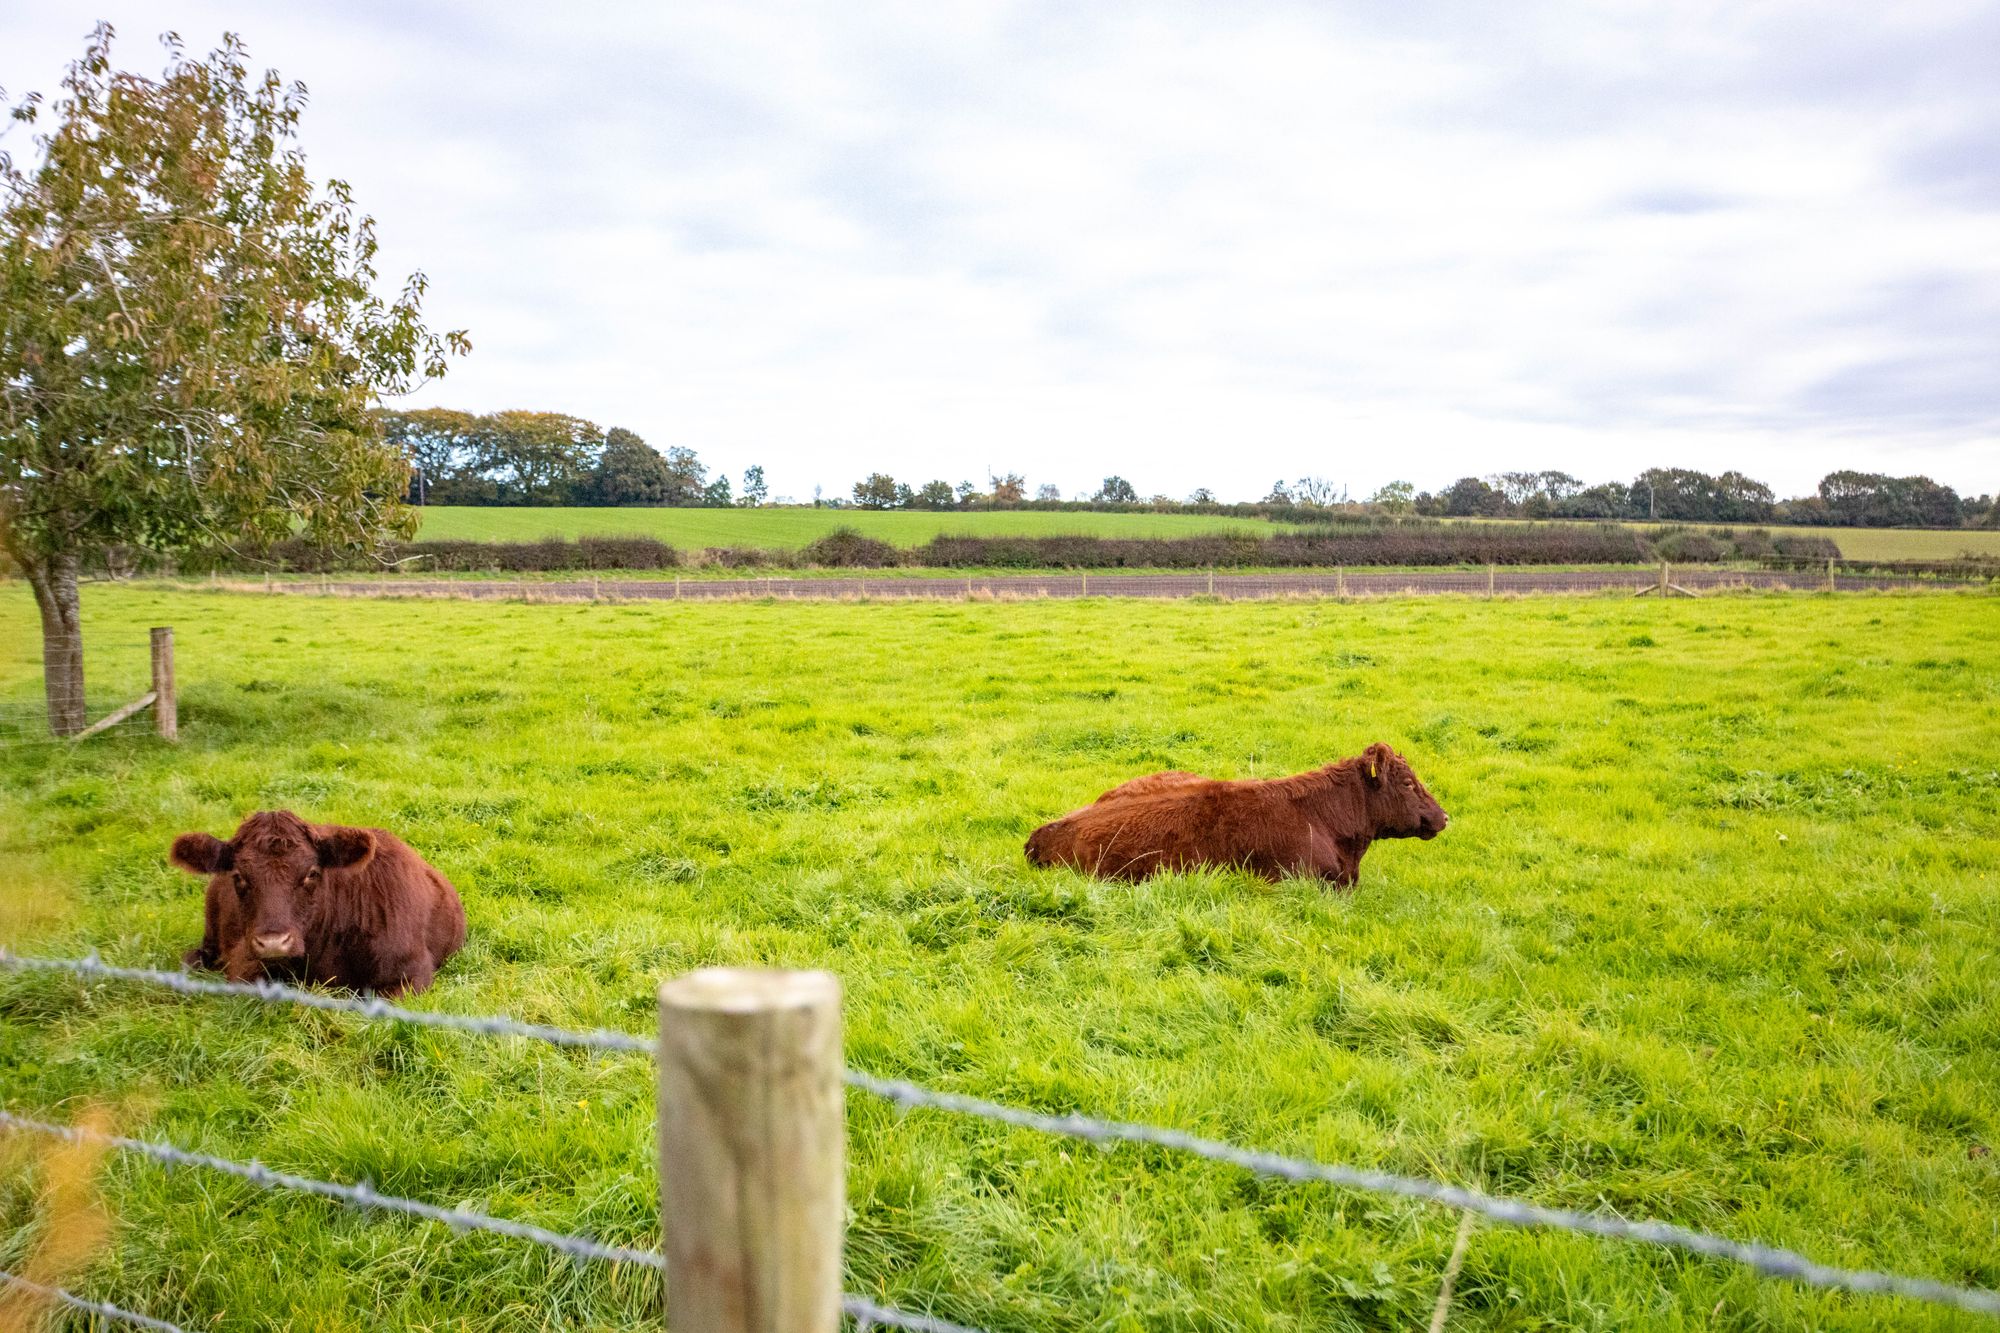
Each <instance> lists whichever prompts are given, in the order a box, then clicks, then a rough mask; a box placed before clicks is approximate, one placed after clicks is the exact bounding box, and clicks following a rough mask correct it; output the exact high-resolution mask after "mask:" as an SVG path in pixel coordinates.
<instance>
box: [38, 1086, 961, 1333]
mask: <svg viewBox="0 0 2000 1333" xmlns="http://www.w3.org/2000/svg"><path fill="white" fill-rule="evenodd" d="M0 1127H4V1128H8V1129H17V1130H27V1131H31V1132H33V1133H36V1134H46V1135H49V1136H50V1137H52V1138H58V1139H63V1140H66V1141H68V1142H70V1143H95V1144H101V1145H103V1146H105V1147H111V1148H116V1149H118V1150H119V1151H121V1152H129V1153H136V1154H138V1155H140V1156H143V1157H150V1158H151V1159H153V1160H154V1161H156V1162H159V1163H160V1164H161V1165H163V1166H167V1167H179V1166H198V1167H202V1168H204V1169H206V1170H209V1171H217V1172H220V1173H222V1174H224V1175H229V1176H234V1177H236V1178H237V1179H239V1180H245V1181H248V1182H249V1183H251V1184H252V1185H255V1186H257V1187H258V1188H260V1189H287V1190H297V1191H299V1192H300V1193H302V1194H311V1195H315V1196H317V1197H319V1198H322V1199H328V1200H331V1201H332V1202H334V1203H338V1204H341V1205H343V1206H345V1207H348V1208H358V1209H361V1210H363V1211H367V1210H369V1209H379V1210H381V1211H383V1212H390V1213H401V1214H403V1215H405V1216H407V1217H415V1218H421V1219H422V1220H424V1221H427V1222H442V1223H444V1225H446V1226H448V1227H450V1228H452V1229H453V1230H454V1231H486V1232H491V1233H493V1234H494V1235H499V1236H508V1237H511V1238H512V1239H515V1240H525V1241H529V1242H532V1243H533V1244H536V1245H540V1246H543V1247H545V1248H547V1249H551V1250H555V1251H557V1252H559V1253H562V1254H566V1255H568V1256H570V1257H571V1258H573V1259H601V1260H604V1261H605V1262H607V1263H614V1264H617V1263H625V1264H637V1265H639V1266H641V1267H644V1268H651V1269H655V1270H660V1271H664V1270H665V1268H666V1266H667V1261H666V1256H665V1255H664V1254H662V1253H661V1252H660V1251H658V1250H636V1249H633V1248H631V1247H630V1246H625V1245H606V1244H604V1243H603V1242H602V1241H596V1240H592V1239H590V1238H589V1237H588V1236H574V1235H570V1234H569V1233H567V1232H561V1231H550V1230H548V1229H547V1228H546V1227H538V1226H534V1225H531V1224H530V1223H527V1222H515V1221H511V1220H509V1219H507V1218H504V1217H493V1216H491V1215H489V1214H487V1213H478V1212H474V1211H473V1210H471V1209H470V1208H466V1207H463V1206H460V1207H457V1208H440V1207H438V1206H437V1205H436V1204H433V1203H425V1202H423V1201H422V1200H421V1199H405V1198H403V1197H401V1196H400V1195H395V1194H384V1193H382V1192H381V1191H379V1190H377V1189H375V1188H374V1187H373V1186H371V1185H370V1184H369V1183H368V1182H367V1181H365V1180H364V1181H362V1182H361V1183H360V1184H358V1185H340V1184H335V1183H334V1182H332V1181H328V1180H314V1179H312V1178H311V1177H309V1176H295V1175H292V1174H291V1173H289V1172H286V1171H276V1170H273V1169H272V1168H270V1167H268V1166H265V1165H264V1164H263V1163H262V1162H259V1161H257V1160H255V1159H254V1158H253V1159H252V1160H250V1161H248V1162H236V1161H231V1160H230V1159H229V1158H227V1157H215V1156H212V1155H210V1154H208V1153H200V1152H189V1151H188V1150H187V1149H185V1148H177V1147H175V1146H174V1145H173V1144H170V1143H155V1142H152V1141H150V1140H147V1139H132V1138H126V1137H124V1136H123V1135H118V1134H101V1133H98V1132H96V1131H94V1130H87V1129H78V1128H76V1127H75V1126H71V1125H57V1124H52V1123H50V1122H49V1121H46V1120H36V1119H33V1118H31V1117H28V1116H22V1115H16V1114H14V1113H13V1112H12V1111H6V1110H0ZM80 1301H81V1298H76V1300H75V1301H73V1303H80ZM82 1308H86V1309H97V1308H98V1307H97V1306H95V1305H83V1306H82ZM113 1309H115V1307H108V1308H106V1309H105V1310H103V1311H100V1312H101V1313H110V1312H111V1311H112V1310H113ZM841 1309H842V1310H843V1311H844V1312H846V1313H848V1314H850V1315H852V1316H854V1318H855V1320H856V1321H857V1322H861V1321H866V1322H868V1323H874V1324H884V1325H887V1326H889V1327H891V1328H907V1329H912V1330H915V1331H916V1333H980V1330H978V1329H970V1328H966V1327H965V1326H963V1325H960V1324H952V1323H947V1322H945V1321H944V1320H940V1319H933V1318H931V1317H930V1316H928V1315H920V1314H913V1313H910V1312H908V1311H904V1310H898V1309H896V1308H894V1307H893V1306H887V1305H876V1304H874V1303H873V1302H871V1301H868V1300H865V1299H863V1298H862V1297H859V1296H843V1297H842V1298H841ZM116 1317H119V1318H130V1319H132V1320H134V1321H138V1322H142V1323H143V1324H144V1325H145V1326H147V1327H152V1328H162V1329H169V1330H174V1333H181V1330H178V1329H176V1328H175V1326H174V1325H172V1324H165V1323H160V1322H158V1321H155V1320H149V1319H147V1318H146V1316H144V1315H130V1314H129V1312H126V1311H117V1312H116Z"/></svg>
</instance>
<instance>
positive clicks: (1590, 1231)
mask: <svg viewBox="0 0 2000 1333" xmlns="http://www.w3.org/2000/svg"><path fill="white" fill-rule="evenodd" d="M0 967H5V968H7V969H11V970H16V971H39V972H62V973H67V974H70V975H74V976H77V977H80V978H99V979H104V980H119V981H133V982H140V983H144V984H150V985H156V986H161V987H164V988H166V989H169V990H172V991H175V992H177V993H179V994H183V995H190V996H201V997H211V996H240V997H244V998H250V999H256V1000H259V1001H263V1002H265V1003H282V1004H299V1005H307V1006H310V1007H312V1008H316V1009H325V1010H335V1011H341V1012H347V1013H353V1014H356V1015H359V1016H361V1017H363V1018H366V1019H371V1020H388V1021H395V1022H409V1023H418V1024H422V1025H425V1026H430V1027H439V1028H448V1029H452V1030H455V1031H460V1032H467V1033H472V1034H475V1035H481V1036H506V1037H520V1038H526V1039H528V1040H533V1041H540V1042H546V1043H549V1044H552V1045H559V1046H567V1047H581V1048H585V1049H591V1050H599V1051H607V1052H617V1053H627V1054H629V1053H651V1052H653V1051H654V1050H655V1049H656V1047H655V1043H654V1042H652V1041H651V1040H648V1039H646V1038H642V1037H639V1036H636V1035H633V1034H630V1033H621V1032H613V1031H607V1030H603V1029H598V1030H594V1031H580V1030H572V1029H565V1028H559V1027H552V1026H549V1025H546V1024H538V1023H522V1022H518V1021H516V1020H514V1019H511V1018H507V1017H504V1016H500V1015H470V1016H468V1015H456V1014H444V1013H439V1012H436V1011H431V1010H412V1009H406V1008H402V1007H400V1006H397V1005H392V1004H389V1003H387V1002H386V1001H383V1000H380V999H376V998H372V997H371V998H366V999H362V998H348V997H343V996H335V995H329V994H325V993H322V992H316V991H308V990H302V989H299V988H297V987H291V986H285V985H281V984H277V983H272V982H257V983H232V982H215V981H206V980H202V979H199V978H194V977H189V976H187V975H185V974H183V973H174V972H162V971H157V970H153V969H147V968H131V967H119V966H116V965H113V964H109V963H105V962H103V961H101V960H99V959H98V958H96V957H95V956H94V955H93V956H91V957H88V958H25V957H21V956H19V955H15V954H12V953H8V952H5V951H0ZM844 1077H845V1080H846V1082H847V1084H848V1086H850V1087H852V1088H855V1089H857V1090H859V1091H862V1092H865V1093H869V1094H871V1095H874V1096H877V1097H880V1098H883V1099H885V1100H887V1101H889V1102H891V1103H893V1104H895V1105H896V1106H897V1107H898V1108H900V1109H904V1110H909V1109H916V1108H924V1109H932V1110H939V1111H945V1112H950V1113H955V1114H961V1115H967V1116H973V1117H977V1118H980V1119H984V1120H989V1121H995V1122H998V1123H1001V1124H1006V1125H1011V1126H1015V1127H1017V1128H1023V1129H1030V1130H1036V1131H1040V1132H1044V1133H1050V1134H1058V1135H1063V1136H1066V1137H1071V1138H1077V1139H1082V1140H1084V1141H1087V1142H1091V1143H1094V1144H1097V1145H1099V1146H1103V1147H1112V1146H1115V1145H1117V1144H1120V1143H1132V1144H1144V1145H1148V1146H1152V1147H1156V1148H1164V1149H1168V1150H1170V1151H1175V1152H1180V1153H1186V1154H1189V1155H1192V1156H1195V1157H1199V1158H1204V1159H1206V1160H1209V1161H1214V1162H1220V1163H1224V1164H1227V1165H1230V1166H1234V1167H1238V1168H1241V1169H1243V1170H1246V1171H1250V1172H1253V1173H1256V1174H1258V1175H1263V1176H1269V1177H1274V1178H1277V1179H1282V1180H1288V1181H1294V1182H1316V1183H1322V1184H1329V1185H1335V1186H1340V1187H1344V1188H1350V1189H1357V1190H1364V1191H1368V1192H1371V1193H1376V1194H1384V1195H1390V1196H1395V1197H1401V1198H1407V1199H1414V1200H1419V1201H1422V1202H1426V1203H1433V1204H1438V1205H1440V1206H1443V1207H1448V1208H1453V1209H1458V1210H1461V1211H1463V1212H1464V1213H1466V1214H1468V1215H1478V1216H1481V1217H1485V1218H1488V1219H1491V1220H1493V1221H1496V1222H1501V1223H1505V1224H1507V1225H1510V1226H1520V1227H1540V1228H1552V1229H1556V1230H1563V1231H1572V1232H1578V1233H1582V1234H1586V1235H1592V1236H1599V1237H1603V1238H1607V1239H1615V1240H1625V1241H1634V1242H1639V1243H1642V1244H1650V1245H1656V1246H1663V1247H1667V1248H1672V1249H1678V1250H1684V1251H1687V1252H1690V1253H1694V1254H1699V1255H1704V1256H1707V1257H1711V1258H1718V1259H1726V1260H1730V1261H1733V1262H1736V1263H1740V1264H1743V1265H1745V1266H1747V1267H1749V1268H1751V1269H1752V1270H1753V1271H1755V1272H1758V1273H1760V1274H1763V1275H1765V1276H1769V1277H1776V1278H1783V1279H1788V1280H1791V1281H1795V1282H1799V1283H1802V1284H1804V1285H1807V1286H1811V1287H1818V1288H1826V1289H1837V1290H1845V1291H1852V1292H1860V1293H1869V1294H1888V1295H1898V1296H1905V1297H1909V1298H1911V1299H1914V1300H1919V1301H1926V1302H1930V1303H1933V1304H1938V1305H1944V1306H1950V1307H1953V1308H1956V1309H1960V1310H1965V1311H1970V1312H1973V1313H1978V1314H1991V1315H2000V1291H1992V1290H1987V1289H1983V1288H1977V1287H1965V1286H1955V1285H1952V1284H1950V1283H1945V1282H1941V1281H1937V1280H1934V1279H1930V1278H1918V1277H1909V1276H1905V1275H1901V1274H1896V1273H1888V1272H1882V1271H1877V1270H1872V1269H1850V1268H1839V1267H1834V1266H1831V1265H1827V1264H1821V1263H1818V1262H1816V1261H1814V1260H1812V1259H1810V1258H1808V1257H1806V1256H1805V1255H1802V1254H1799V1253H1797V1252H1795V1251H1791V1250H1785V1249H1780V1248H1778V1247H1775V1246H1769V1245H1763V1244H1759V1243H1756V1242H1744V1241H1736V1240H1731V1239H1729V1238H1727V1237H1723V1236H1716V1235H1712V1234H1709V1233H1706V1232H1700V1231H1695V1230H1692V1229H1690V1228H1686V1227H1681V1226H1676V1225H1673V1224H1670V1223H1665V1222H1656V1221H1643V1220H1642V1221H1633V1220H1630V1219H1627V1218H1622V1217H1617V1216H1613V1215H1607V1214H1600V1213H1584V1212H1578V1211H1575V1210H1572V1209H1563V1208H1551V1207H1546V1206H1544V1205H1540V1204H1534V1203H1529V1202H1526V1201H1524V1200H1519V1199H1510V1198H1504V1197H1500V1196H1495V1195H1489V1194H1484V1193H1481V1192H1479V1191H1477V1190H1470V1189H1466V1188H1463V1187H1461V1186H1456V1185H1449V1184H1445V1183H1443V1182H1441V1181H1436V1180H1429V1179H1425V1178H1422V1177H1416V1176H1406V1175H1399V1174H1396V1173H1393V1172H1385V1171H1376V1170H1372V1169H1368V1168H1363V1167H1353V1166H1345V1165H1338V1164H1329V1163H1323V1162H1316V1161H1312V1160H1309V1159H1305V1158H1298V1157H1288V1156H1284V1155H1281V1154H1277V1153H1270V1152H1263V1151H1259V1150H1256V1149H1251V1148H1244V1147H1240V1146H1238V1145H1235V1144H1230V1143H1225V1142H1221V1141H1218V1140H1214V1139H1207V1138H1202V1137H1200V1136H1198V1135H1194V1134H1189V1133H1187V1132H1185V1131H1182V1130H1177V1129H1171V1128H1168V1127H1165V1126H1160V1125H1148V1124H1139V1123H1132V1122H1123V1121H1112V1120H1101V1119H1097V1118H1094V1117H1090V1116H1083V1115H1074V1114H1072V1115H1064V1116H1054V1115H1048V1114H1045V1113H1043V1112H1039V1111H1031V1110H1027V1109H1024V1108H1020V1107H1012V1106H1006V1105H1003V1104H1001V1103H998V1102H991V1101H986V1100H984V1099H981V1098H977V1097H968V1096H964V1095H962V1094H958V1093H950V1092H940V1091H937V1090H935V1089H931V1088H926V1087H923V1086H921V1085H919V1084H915V1083H909V1082H904V1081H900V1080H895V1079H883V1078H876V1077H874V1076H872V1075H869V1074H864V1073H861V1072H858V1071H854V1070H849V1071H847V1072H846V1073H845V1075H844ZM0 1125H5V1126H7V1127H10V1128H15V1129H27V1130H34V1131H39V1132H42V1133H49V1134H57V1135H63V1136H67V1137H76V1136H79V1135H88V1134H90V1133H91V1132H90V1131H81V1130H73V1129H68V1128H65V1127H62V1126H56V1125H51V1124H49V1123H47V1122H43V1121H37V1120H34V1119H32V1118H28V1117H23V1116H19V1115H16V1114H14V1113H12V1112H6V1111H0ZM96 1137H99V1138H102V1139H103V1140H104V1141H105V1142H107V1143H110V1144H111V1145H112V1146H115V1147H118V1148H120V1149H123V1150H125V1151H132V1152H139V1153H143V1154H144V1155H146V1156H149V1157H152V1158H154V1159H155V1160H158V1161H161V1162H163V1163H166V1164H168V1165H196V1166H203V1167H207V1168H210V1169H213V1170H219V1171H223V1172H226V1173H228V1174H232V1175H235V1176H238V1177H240V1178H242V1179H246V1180H249V1181H251V1182H252V1183H254V1184H258V1185H262V1186H265V1187H267V1188H286V1189H297V1190H303V1191H305V1192H308V1193H312V1194H316V1195H319V1196H320V1197H323V1198H329V1199H332V1200H334V1201H336V1202H340V1203H343V1204H346V1205H348V1206H351V1207H357V1208H378V1209H383V1210H387V1211H393V1212H400V1213H404V1214H407V1215H411V1216H415V1217H420V1218H424V1219H427V1220H431V1221H437V1222H442V1223H444V1224H446V1225H448V1226H452V1227H456V1228H459V1229H476V1230H485V1231H493V1232H498V1233H499V1234H503V1235H508V1236H513V1237H516V1238H518V1239H523V1240H528V1241H532V1242H534V1243H536V1244H541V1245H545V1246H548V1247H550V1248H553V1249H556V1250H559V1251H561V1252H564V1253H567V1254H570V1255H572V1256H574V1257H577V1258H588V1259H603V1260H610V1261H613V1262H632V1263H639V1264H644V1265H647V1266H650V1267H656V1268H657V1267H660V1266H661V1260H660V1258H659V1256H658V1255H657V1254H655V1253H653V1252H651V1251H642V1250H633V1249H629V1248H625V1247H618V1246H606V1245H603V1244H601V1243H600V1242H598V1241H595V1240H593V1239H591V1238H589V1237H586V1236H576V1235H569V1234H565V1233H558V1232H550V1231H547V1230H544V1229H542V1228H539V1227H533V1226H529V1225H527V1224H525V1223H518V1222H510V1221H507V1220H504V1219H500V1218H492V1217H487V1216H485V1215H483V1214H479V1213H473V1212H470V1211H468V1210H466V1209H463V1208H457V1209H444V1208H439V1207H437V1206H435V1205H432V1204H425V1203H422V1202H420V1201H417V1200H410V1199H400V1198H395V1197H393V1196H386V1195H382V1194H380V1193H378V1192H376V1191H374V1190H373V1189H371V1188H370V1187H369V1186H367V1185H366V1184H365V1183H363V1184H360V1185H337V1184H332V1183H329V1182H324V1181H313V1180H309V1179H306V1178H304V1177H298V1176H291V1175H287V1174H285V1173H282V1172H275V1171H272V1170H271V1169H270V1168H267V1167H264V1166H262V1165H260V1164H258V1163H256V1162H251V1163H247V1164H245V1163H237V1162H230V1161H228V1160H226V1159H223V1158H216V1157H210V1156H207V1155H206V1154H199V1153H190V1152H187V1151H185V1150H183V1149H179V1148H175V1147H173V1146H171V1145H167V1144H157V1143H148V1142H145V1141H142V1140H136V1139H122V1138H116V1137H115V1136H96ZM843 1308H844V1309H845V1310H846V1312H847V1313H848V1314H849V1315H850V1316H851V1317H852V1318H854V1319H855V1321H856V1322H857V1324H859V1325H861V1326H863V1327H866V1326H869V1325H872V1324H880V1325H885V1326H889V1327H898V1328H911V1329H920V1330H933V1331H934V1333H976V1330H965V1329H964V1328H963V1326H961V1325H956V1324H951V1323H947V1322H944V1321H940V1320H936V1319H934V1318H932V1317H931V1316H928V1315H920V1314H912V1313H910V1312H907V1311H900V1310H896V1309H893V1308H891V1307H885V1306H876V1305H872V1304H870V1303H869V1302H867V1301H865V1300H864V1299H862V1298H860V1297H856V1296H852V1295H850V1296H848V1297H846V1298H845V1303H844V1305H843ZM169 1327H170V1326H169Z"/></svg>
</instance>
